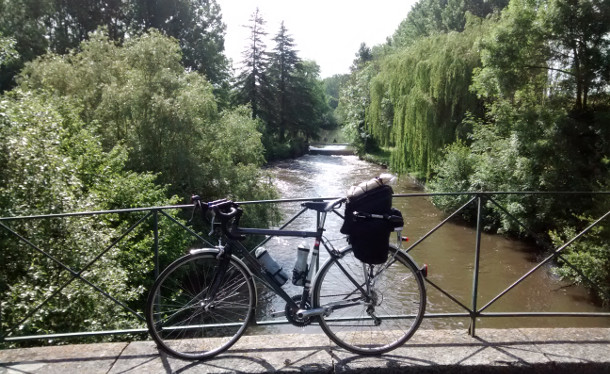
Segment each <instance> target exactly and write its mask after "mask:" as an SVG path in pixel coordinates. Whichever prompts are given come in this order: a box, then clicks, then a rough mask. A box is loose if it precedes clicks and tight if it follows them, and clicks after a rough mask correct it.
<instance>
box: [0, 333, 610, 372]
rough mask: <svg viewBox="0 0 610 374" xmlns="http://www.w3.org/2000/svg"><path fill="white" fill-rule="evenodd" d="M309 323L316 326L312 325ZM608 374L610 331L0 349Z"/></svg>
mask: <svg viewBox="0 0 610 374" xmlns="http://www.w3.org/2000/svg"><path fill="white" fill-rule="evenodd" d="M312 328H313V327H312ZM276 371H280V372H304V373H354V372H355V373H559V374H562V373H569V374H573V373H610V329H603V328H600V329H598V328H568V329H512V330H491V329H478V330H477V337H475V338H473V337H470V336H469V335H468V334H467V333H466V332H465V331H462V330H456V331H453V330H420V331H418V332H417V333H416V334H415V336H414V337H413V338H412V339H411V340H410V341H409V342H407V344H405V345H404V346H402V347H400V348H398V349H396V350H394V351H392V352H390V353H388V354H385V355H383V356H379V357H364V356H358V355H354V354H352V353H350V352H347V351H345V350H343V349H340V348H338V347H336V346H335V345H334V344H331V342H330V341H329V339H328V338H327V337H326V336H325V335H323V334H289V335H259V336H244V337H242V338H241V339H240V340H239V341H238V343H237V344H235V346H233V347H232V348H231V349H230V350H229V351H227V352H225V353H224V354H221V355H219V356H218V357H217V358H214V359H211V360H208V361H205V362H192V361H182V360H179V359H175V358H173V357H168V356H167V355H165V354H163V353H160V352H159V351H158V350H157V348H156V346H155V344H154V343H153V342H151V341H143V342H131V343H105V344H83V345H67V346H55V347H42V348H25V349H8V350H3V351H0V373H61V374H67V373H73V372H74V373H76V372H78V373H173V372H181V373H235V372H239V373H267V372H276Z"/></svg>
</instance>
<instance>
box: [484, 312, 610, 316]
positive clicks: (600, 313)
mask: <svg viewBox="0 0 610 374" xmlns="http://www.w3.org/2000/svg"><path fill="white" fill-rule="evenodd" d="M477 317H610V313H603V312H488V313H479V314H477Z"/></svg>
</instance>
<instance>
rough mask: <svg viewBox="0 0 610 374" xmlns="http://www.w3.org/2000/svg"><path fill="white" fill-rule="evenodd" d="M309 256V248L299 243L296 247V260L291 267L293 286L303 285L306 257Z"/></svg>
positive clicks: (305, 273)
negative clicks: (292, 267)
mask: <svg viewBox="0 0 610 374" xmlns="http://www.w3.org/2000/svg"><path fill="white" fill-rule="evenodd" d="M308 257H309V248H308V247H306V246H304V245H302V244H301V245H299V248H298V249H297V261H296V263H295V264H294V269H292V284H294V285H295V286H303V285H305V279H307V270H308V267H307V258H308Z"/></svg>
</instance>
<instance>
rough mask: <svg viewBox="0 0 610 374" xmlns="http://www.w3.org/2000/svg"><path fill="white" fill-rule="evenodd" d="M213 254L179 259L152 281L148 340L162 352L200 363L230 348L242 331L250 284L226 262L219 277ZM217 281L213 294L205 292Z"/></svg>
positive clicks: (248, 313) (248, 314)
mask: <svg viewBox="0 0 610 374" xmlns="http://www.w3.org/2000/svg"><path fill="white" fill-rule="evenodd" d="M217 254H218V252H217V251H209V252H203V253H197V254H194V255H187V256H184V257H182V258H180V259H178V260H176V261H174V262H173V263H172V264H170V265H169V266H168V267H167V268H166V269H165V270H164V271H163V272H162V273H161V274H160V275H159V277H158V278H157V280H156V281H155V283H154V285H153V287H152V289H151V291H150V294H149V296H148V302H147V306H146V320H147V323H148V328H149V331H150V334H151V336H152V337H153V339H154V340H155V341H156V342H157V344H158V345H159V347H160V348H161V349H163V350H164V351H166V352H168V353H170V354H172V355H174V356H177V357H180V358H185V359H191V360H193V359H199V360H200V359H205V358H209V357H212V356H214V355H217V354H219V353H220V352H222V351H224V350H226V349H227V348H229V347H230V346H231V345H233V344H234V343H235V342H236V341H237V339H239V337H240V336H241V335H242V334H243V332H244V331H245V329H246V327H247V325H248V322H249V321H250V319H251V318H252V315H253V311H254V305H255V290H254V283H253V281H252V278H251V276H250V274H249V272H248V271H247V270H246V269H245V268H244V266H243V265H242V264H241V263H239V262H237V261H235V260H234V259H231V260H230V261H229V263H228V266H227V268H226V271H225V272H224V274H223V275H222V276H221V277H220V278H219V277H218V275H217V274H218V269H219V264H220V261H219V260H218V259H217ZM215 277H216V278H219V281H218V284H219V286H218V289H217V291H216V293H215V294H214V295H210V293H209V292H208V291H209V289H210V287H211V286H212V283H213V282H214V279H215Z"/></svg>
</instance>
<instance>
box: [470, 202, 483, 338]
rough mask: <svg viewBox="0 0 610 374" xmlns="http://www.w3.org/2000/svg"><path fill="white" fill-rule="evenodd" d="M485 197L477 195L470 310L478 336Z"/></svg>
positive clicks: (471, 324) (472, 329)
mask: <svg viewBox="0 0 610 374" xmlns="http://www.w3.org/2000/svg"><path fill="white" fill-rule="evenodd" d="M482 213H483V199H482V198H481V195H478V196H477V237H476V243H475V251H474V252H475V254H474V270H473V272H474V273H473V275H472V310H471V311H470V328H469V330H470V331H469V333H470V336H476V323H477V316H478V315H479V313H478V311H477V297H478V293H479V260H480V258H481V230H482V229H483V214H482Z"/></svg>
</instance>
